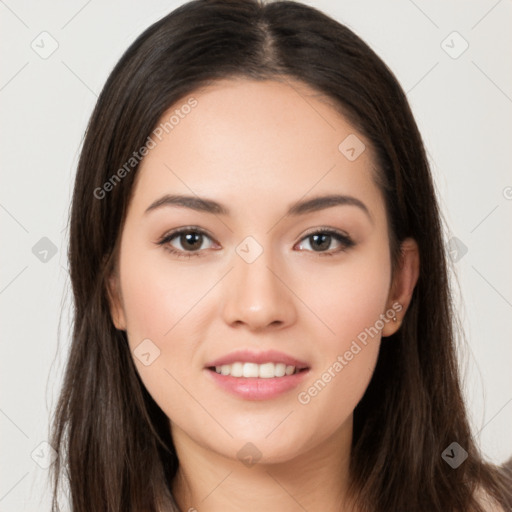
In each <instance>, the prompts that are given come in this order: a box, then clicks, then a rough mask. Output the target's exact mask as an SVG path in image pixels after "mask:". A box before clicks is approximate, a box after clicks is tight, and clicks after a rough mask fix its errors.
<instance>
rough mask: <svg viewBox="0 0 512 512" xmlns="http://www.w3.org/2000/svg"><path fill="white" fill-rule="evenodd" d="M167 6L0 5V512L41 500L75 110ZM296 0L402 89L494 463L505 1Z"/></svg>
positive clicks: (62, 305)
mask: <svg viewBox="0 0 512 512" xmlns="http://www.w3.org/2000/svg"><path fill="white" fill-rule="evenodd" d="M182 3H183V2H182V1H175V2H172V1H156V0H153V1H148V2H142V1H140V2H135V1H123V2H121V1H120V0H119V1H114V0H108V1H101V2H100V1H99V0H90V1H88V2H87V1H85V2H64V1H56V0H50V1H45V2H35V1H31V2H22V1H21V0H17V1H16V0H5V1H1V0H0V19H1V22H2V28H1V30H0V40H1V52H2V66H1V70H2V73H1V78H0V109H1V112H0V115H1V119H2V124H1V130H2V138H1V140H2V142H1V144H2V146H1V155H2V158H1V172H2V176H1V178H2V187H1V188H0V223H1V229H2V240H3V241H2V251H1V266H0V305H1V311H2V322H1V324H0V326H1V343H2V346H1V357H0V364H1V372H0V379H1V383H0V386H1V387H0V389H1V395H0V433H1V434H0V449H1V459H2V463H1V465H0V511H2V512H11V511H12V512H20V511H36V510H48V499H49V493H48V490H47V488H46V478H47V474H48V471H47V469H45V466H47V465H48V462H49V461H51V449H50V448H49V447H48V446H47V445H46V444H45V442H46V441H47V439H48V421H49V415H50V413H49V411H51V410H52V408H53V406H54V404H55V400H56V397H57V392H58V389H59V385H60V382H61V378H62V372H63V366H64V363H65V359H66V355H67V348H68V340H69V336H68V327H69V324H70V318H71V315H72V313H71V309H70V305H71V295H70V288H69V276H68V273H67V258H66V245H67V235H68V232H67V214H68V208H69V203H70V197H71V192H72V183H73V177H74V172H75V168H76V163H77V157H78V152H79V148H80V144H81V140H82V136H83V132H84V129H85V126H86V123H87V120H88V118H89V115H90V113H91V111H92V108H93V106H94V103H95V101H96V98H97V95H98V94H99V92H100V90H101V88H102V86H103V84H104V82H105V80H106V78H107V76H108V73H109V72H110V70H111V69H112V67H113V66H114V64H115V63H116V62H117V60H118V59H119V57H120V56H121V54H122V52H123V51H124V50H125V49H126V48H127V47H128V46H129V44H130V43H131V42H132V41H133V40H134V39H135V37H136V36H138V35H139V34H140V33H141V32H142V31H143V30H144V29H145V28H147V27H148V26H149V25H150V24H151V23H153V22H154V21H156V20H157V19H159V18H161V17H162V16H164V15H165V14H167V13H168V12H170V11H171V10H172V9H173V8H174V7H176V6H178V5H180V4H182ZM307 3H309V4H310V5H313V6H315V7H318V8H320V9H321V10H324V11H325V12H326V13H328V14H330V15H332V16H334V17H335V18H336V19H338V20H339V21H341V22H342V23H345V24H346V25H348V26H349V27H350V28H352V29H353V30H354V31H355V32H356V33H357V34H358V35H360V36H361V37H362V38H363V39H364V40H365V41H366V42H368V43H369V44H370V46H372V48H373V49H374V50H375V51H376V52H377V53H378V54H379V55H380V56H381V57H382V58H383V60H384V61H385V62H386V63H387V64H388V65H389V66H390V68H391V69H392V70H393V71H394V72H395V74H396V76H397V77H398V79H399V81H400V82H401V84H402V86H403V88H404V90H405V91H406V92H407V95H408V98H409V101H410V104H411V107H412V109H413V112H414V114H415V117H416V120H417V122H418V124H419V127H420V130H421V132H422V135H423V137H424V140H425V144H426V146H427V151H428V154H429V159H430V162H431V165H432V170H433V173H434V177H435V180H436V184H437V187H438V190H439V195H440V201H441V204H442V208H443V212H444V216H445V219H446V224H447V226H446V236H447V240H448V239H452V242H451V244H450V246H449V247H447V250H450V251H451V254H452V255H453V270H454V272H453V277H454V283H455V285H456V286H457V288H456V291H457V293H456V301H457V304H458V308H459V310H460V313H461V319H462V322H463V325H464V328H465V331H466V334H467V341H466V342H464V343H463V344H462V347H461V356H462V357H461V366H462V368H463V370H464V374H465V392H466V396H467V401H468V404H469V409H470V414H471V419H472V424H473V427H474V430H475V432H476V433H477V437H478V439H479V443H480V446H481V449H482V451H483V453H484V454H485V455H486V457H487V458H488V459H489V460H491V461H494V462H503V461H505V460H506V459H507V458H509V457H510V456H511V454H512V436H510V430H511V426H512V372H511V371H510V367H511V362H512V343H510V333H511V332H512V315H511V313H512V286H511V284H512V267H511V265H510V261H512V239H511V236H510V233H511V232H512V230H511V227H512V226H511V225H512V215H511V213H512V173H511V171H510V169H511V167H510V165H511V159H512V153H511V151H510V146H511V144H512V116H511V114H512V59H511V58H510V49H511V47H512V45H511V43H512V41H511V40H512V33H511V32H510V26H511V21H512V2H511V1H510V0H500V1H496V0H485V1H484V0H478V1H472V2H462V1H447V0H437V1H428V2H427V1H423V0H421V1H420V0H414V1H413V0H396V1H389V0H388V1H382V0H371V1H370V0H346V1H338V2H335V1H334V0H317V1H309V2H307ZM42 32H47V34H42V35H41V33H42ZM453 32H457V33H458V35H457V34H453ZM466 44H468V45H469V46H468V48H467V49H466V50H465V51H464V52H462V50H464V48H465V46H466ZM56 45H58V47H56V49H55V51H54V52H53V53H52V54H51V55H48V54H49V53H50V52H51V51H52V50H53V49H54V48H53V47H54V46H56ZM461 52H462V53H461ZM453 237H455V238H453ZM41 239H43V240H41ZM52 251H53V252H55V254H53V252H52ZM466 251H467V252H466ZM457 283H458V284H457ZM461 298H463V302H462V300H461ZM59 322H60V331H59ZM432 364H435V361H433V362H432ZM41 443H42V444H41Z"/></svg>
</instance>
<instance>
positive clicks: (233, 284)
mask: <svg viewBox="0 0 512 512" xmlns="http://www.w3.org/2000/svg"><path fill="white" fill-rule="evenodd" d="M234 267H235V268H234V269H233V270H232V271H231V272H230V273H229V276H227V279H226V280H224V281H225V282H224V290H223V296H224V300H223V307H222V314H223V317H224V320H225V322H226V323H228V324H229V325H231V326H240V325H245V326H246V327H247V328H248V329H250V330H251V331H258V330H262V329H279V328H283V327H285V326H288V325H291V324H292V323H294V322H295V320H296V317H297V311H296V304H295V302H294V294H293V291H292V289H291V288H290V285H289V284H288V283H287V279H286V272H284V271H283V270H282V268H281V267H282V265H281V266H280V267H279V268H280V269H278V268H277V266H276V264H275V262H273V261H272V260H271V258H270V251H263V253H262V254H261V255H260V256H259V257H258V258H257V259H256V261H253V262H252V263H248V262H246V261H244V260H243V259H242V258H240V257H239V256H238V255H235V257H234Z"/></svg>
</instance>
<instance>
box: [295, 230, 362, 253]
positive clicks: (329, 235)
mask: <svg viewBox="0 0 512 512" xmlns="http://www.w3.org/2000/svg"><path fill="white" fill-rule="evenodd" d="M302 240H306V241H308V244H304V242H302V241H301V243H300V249H301V250H304V245H306V249H307V250H310V251H312V252H316V253H318V255H319V256H323V255H325V256H332V255H334V254H335V253H338V252H342V251H345V250H346V249H348V248H350V247H353V246H354V245H355V243H354V241H353V240H352V239H351V238H350V237H349V236H348V235H345V234H343V233H339V232H337V231H333V230H325V229H324V230H321V231H320V230H318V231H315V232H314V233H310V234H309V235H307V236H305V237H304V238H303V239H302ZM333 244H334V245H336V244H337V245H338V248H336V247H335V248H334V249H333V248H332V245H333ZM307 245H309V247H310V249H308V248H307ZM329 248H331V249H330V250H329Z"/></svg>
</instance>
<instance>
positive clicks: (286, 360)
mask: <svg viewBox="0 0 512 512" xmlns="http://www.w3.org/2000/svg"><path fill="white" fill-rule="evenodd" d="M237 362H241V363H256V364H264V363H283V364H285V365H287V366H295V368H297V369H298V370H302V369H304V368H309V366H308V364H307V363H305V362H304V361H300V360H299V359H297V358H295V357H292V356H289V355H288V354H284V353H283V352H278V351H276V350H265V351H263V352H254V351H252V350H236V351H235V352H231V353H230V354H227V355H225V356H222V357H219V358H218V359H215V360H214V361H210V362H208V363H206V365H205V366H206V368H210V367H214V366H222V365H223V364H233V363H237Z"/></svg>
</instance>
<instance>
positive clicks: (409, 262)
mask: <svg viewBox="0 0 512 512" xmlns="http://www.w3.org/2000/svg"><path fill="white" fill-rule="evenodd" d="M400 253H401V257H400V261H399V263H398V268H397V269H396V272H395V275H394V276H393V282H392V283H391V287H390V291H389V296H388V302H387V308H388V309H392V310H394V311H395V313H396V322H395V321H393V320H391V321H389V322H387V323H386V324H385V325H384V328H383V329H382V336H384V337H385V336H391V335H392V334H394V333H395V332H396V331H398V329H399V328H400V325H401V323H402V320H403V318H404V316H405V312H406V311H407V308H408V307H409V304H410V303H411V299H412V294H413V291H414V287H415V286H416V282H417V281H418V276H419V273H420V254H419V249H418V244H417V243H416V240H414V239H413V238H406V239H405V240H404V241H403V242H402V243H401V245H400Z"/></svg>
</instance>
